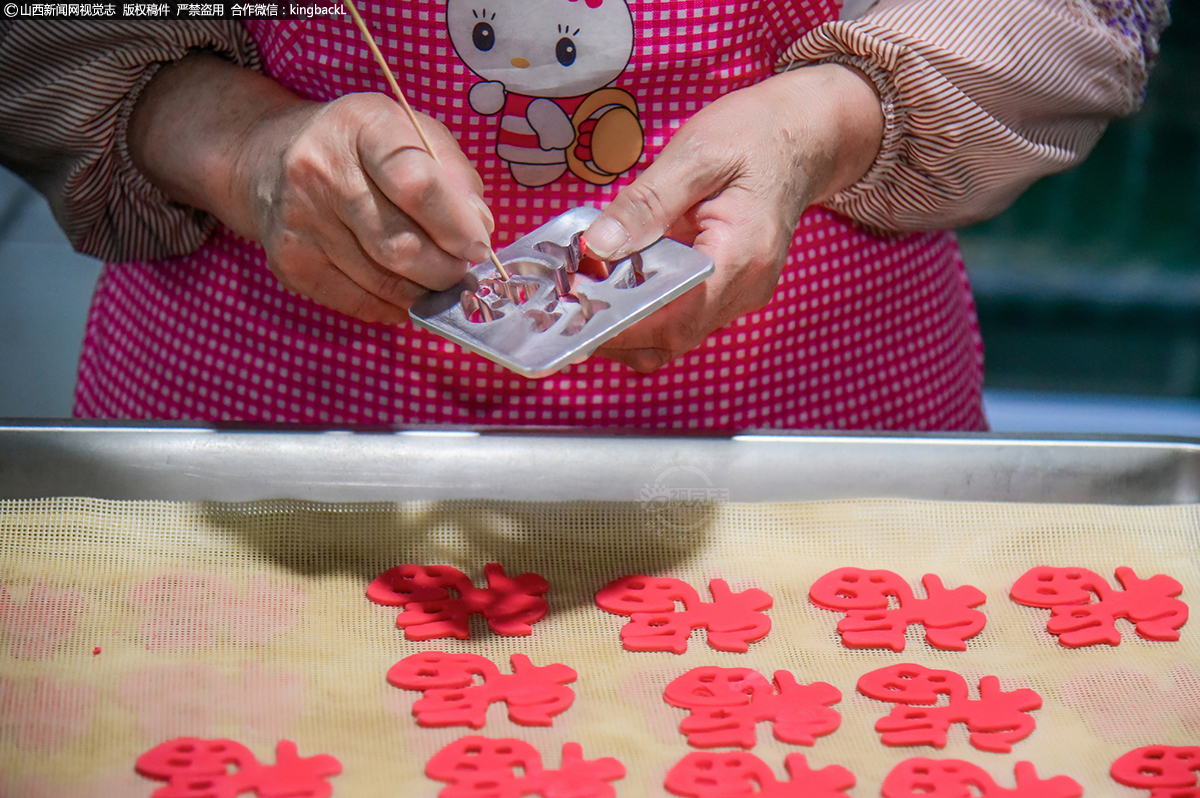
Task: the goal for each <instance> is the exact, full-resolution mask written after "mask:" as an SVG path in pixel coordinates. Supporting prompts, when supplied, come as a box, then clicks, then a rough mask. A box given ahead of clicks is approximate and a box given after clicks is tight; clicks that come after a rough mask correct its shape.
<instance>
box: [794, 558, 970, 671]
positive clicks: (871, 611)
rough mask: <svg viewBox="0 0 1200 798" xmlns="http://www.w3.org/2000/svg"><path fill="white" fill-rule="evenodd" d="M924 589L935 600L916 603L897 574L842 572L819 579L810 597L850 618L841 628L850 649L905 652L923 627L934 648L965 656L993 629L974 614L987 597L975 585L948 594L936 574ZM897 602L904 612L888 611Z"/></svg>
mask: <svg viewBox="0 0 1200 798" xmlns="http://www.w3.org/2000/svg"><path fill="white" fill-rule="evenodd" d="M921 584H922V586H924V588H925V594H926V595H927V596H928V597H929V598H925V599H918V598H916V597H914V596H913V592H912V589H911V588H910V587H909V586H908V583H907V582H906V581H904V580H903V579H901V578H900V577H899V576H897V575H896V574H894V573H892V572H891V571H866V570H863V569H862V568H839V569H837V570H836V571H830V572H829V573H827V574H825V575H824V576H822V577H821V578H820V579H818V580H817V581H816V582H815V583H814V584H813V586H812V589H811V590H809V591H808V597H809V599H810V600H811V601H812V603H813V604H816V605H817V606H818V607H823V608H825V609H827V610H836V611H838V612H844V613H846V617H845V618H843V619H842V620H840V621H838V625H837V630H838V634H840V635H841V636H842V645H844V646H845V647H846V648H889V649H891V650H892V651H903V650H904V642H905V641H904V634H905V632H906V631H907V629H908V626H909V624H914V623H919V624H922V625H924V627H925V642H927V643H929V645H931V646H933V647H934V648H940V649H944V650H946V651H965V650H966V648H967V644H966V641H967V639H968V638H972V637H974V636H975V635H977V634H979V632H980V631H981V630H982V629H983V627H984V624H986V623H987V616H985V615H984V614H983V613H982V612H980V611H979V610H976V609H973V608H974V607H978V606H979V605H981V604H983V603H984V602H985V601H986V600H987V596H985V595H984V594H983V591H981V590H979V589H977V588H974V587H971V586H970V585H963V586H962V587H956V588H954V589H953V590H947V589H946V588H945V587H943V586H942V580H941V579H939V578H938V577H937V576H935V575H934V574H925V576H923V577H921ZM892 600H894V602H897V603H899V605H900V606H899V607H896V608H895V609H888V607H889V606H891V604H890V603H889V602H891V601H892Z"/></svg>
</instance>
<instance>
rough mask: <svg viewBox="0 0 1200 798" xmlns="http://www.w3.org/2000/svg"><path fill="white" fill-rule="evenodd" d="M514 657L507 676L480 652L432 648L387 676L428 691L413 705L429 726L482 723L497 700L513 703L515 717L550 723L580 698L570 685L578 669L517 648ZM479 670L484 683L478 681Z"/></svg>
mask: <svg viewBox="0 0 1200 798" xmlns="http://www.w3.org/2000/svg"><path fill="white" fill-rule="evenodd" d="M509 661H510V663H511V664H512V670H513V672H512V675H511V676H506V675H504V674H502V673H500V669H499V668H497V667H496V666H495V665H494V664H492V662H491V660H489V659H487V658H486V657H481V656H479V655H477V654H446V653H444V652H441V651H429V652H425V653H423V654H413V655H412V656H411V657H405V658H404V659H402V660H400V661H399V662H397V663H396V664H395V665H393V666H392V667H391V669H390V670H389V671H388V674H387V680H388V681H389V682H390V683H391V684H393V685H395V686H396V687H399V688H400V689H402V690H423V691H424V695H423V696H422V697H421V698H420V699H419V700H418V701H417V702H416V703H415V704H413V708H412V711H413V714H414V715H416V716H417V723H419V724H420V725H422V726H426V727H441V726H470V727H471V728H472V729H482V728H483V724H484V723H485V722H486V720H487V709H488V706H489V705H491V704H492V703H494V702H496V701H504V702H506V703H507V704H508V717H509V719H510V720H512V721H513V723H519V724H521V725H522V726H549V725H551V724H552V723H553V722H554V721H553V718H554V716H555V715H558V714H561V713H563V712H566V711H567V710H568V709H569V708H570V706H571V704H572V703H573V702H574V701H575V691H574V690H572V689H571V688H570V687H567V686H566V685H567V684H569V683H571V682H573V681H575V680H576V679H577V678H578V674H577V673H575V671H574V670H573V669H571V668H568V667H567V666H566V665H557V664H555V665H546V666H545V667H541V668H539V667H537V666H535V665H534V664H533V663H532V662H530V660H529V657H527V656H525V655H524V654H513V655H512V657H511V658H510V660H509ZM476 676H479V677H481V678H482V679H483V684H479V685H476V684H475V677H476Z"/></svg>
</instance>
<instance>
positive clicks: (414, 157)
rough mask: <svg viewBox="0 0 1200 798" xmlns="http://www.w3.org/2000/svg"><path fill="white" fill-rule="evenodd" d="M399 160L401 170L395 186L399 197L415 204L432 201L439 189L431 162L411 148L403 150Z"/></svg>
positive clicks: (422, 153) (421, 151)
mask: <svg viewBox="0 0 1200 798" xmlns="http://www.w3.org/2000/svg"><path fill="white" fill-rule="evenodd" d="M400 159H401V162H402V168H401V169H400V170H399V174H398V175H397V176H396V184H397V187H398V189H399V191H400V194H401V196H402V197H404V199H405V200H407V201H411V202H413V203H416V204H424V203H427V202H429V201H430V200H432V199H433V198H434V196H435V195H436V194H437V192H438V189H439V187H440V180H439V178H438V174H437V171H436V170H435V169H434V168H433V160H432V159H431V158H429V156H428V155H426V154H425V152H424V151H423V150H415V149H412V148H409V149H406V150H404V152H402V153H401V154H400Z"/></svg>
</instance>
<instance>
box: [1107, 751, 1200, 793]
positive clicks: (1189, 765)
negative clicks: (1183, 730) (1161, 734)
mask: <svg viewBox="0 0 1200 798" xmlns="http://www.w3.org/2000/svg"><path fill="white" fill-rule="evenodd" d="M1109 775H1111V776H1112V777H1113V781H1116V782H1119V783H1121V784H1124V785H1125V786H1126V787H1139V788H1141V789H1145V790H1150V798H1200V746H1196V745H1189V746H1170V745H1147V746H1145V747H1143V748H1135V749H1134V750H1132V751H1130V752H1129V753H1127V754H1125V755H1124V756H1122V757H1121V758H1120V759H1118V760H1117V761H1116V762H1113V764H1112V768H1111V769H1110V770H1109Z"/></svg>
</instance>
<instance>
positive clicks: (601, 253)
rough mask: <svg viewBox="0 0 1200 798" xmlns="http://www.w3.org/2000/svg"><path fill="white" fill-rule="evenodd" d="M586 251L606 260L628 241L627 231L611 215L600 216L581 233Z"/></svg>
mask: <svg viewBox="0 0 1200 798" xmlns="http://www.w3.org/2000/svg"><path fill="white" fill-rule="evenodd" d="M583 237H584V238H585V239H586V240H587V248H588V252H590V253H591V254H592V255H595V256H596V257H597V258H600V259H601V260H608V259H609V258H611V257H612V256H613V254H614V253H615V252H616V251H617V250H618V249H620V248H621V247H623V246H625V244H626V243H628V241H629V231H628V230H626V229H625V228H624V227H623V226H622V225H621V223H620V222H618V221H617V220H616V219H614V218H612V217H611V216H601V217H600V218H599V219H597V220H596V221H595V222H593V223H592V226H591V227H589V228H588V229H587V232H585V233H584V234H583Z"/></svg>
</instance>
